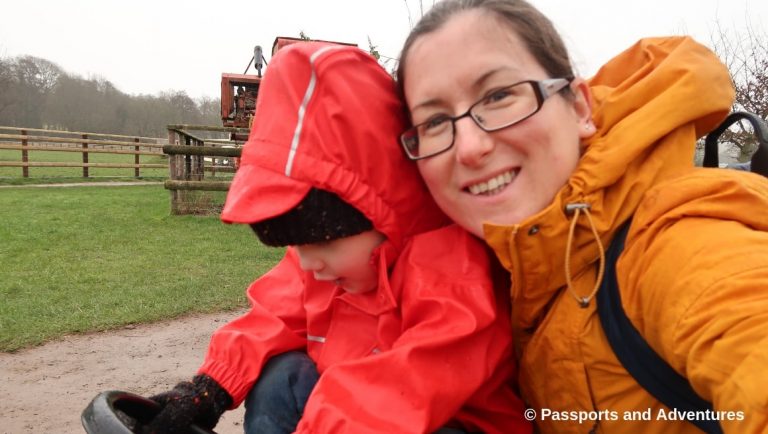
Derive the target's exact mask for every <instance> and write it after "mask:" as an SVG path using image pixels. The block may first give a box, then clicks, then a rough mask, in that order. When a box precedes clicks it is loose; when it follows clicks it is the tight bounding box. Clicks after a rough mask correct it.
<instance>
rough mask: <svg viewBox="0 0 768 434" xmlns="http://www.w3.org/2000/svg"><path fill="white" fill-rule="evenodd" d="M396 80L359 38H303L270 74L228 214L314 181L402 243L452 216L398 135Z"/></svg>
mask: <svg viewBox="0 0 768 434" xmlns="http://www.w3.org/2000/svg"><path fill="white" fill-rule="evenodd" d="M405 125H406V117H405V114H404V110H403V106H402V105H401V102H400V101H399V99H398V97H397V94H396V92H395V90H394V81H393V80H392V78H391V77H390V76H389V75H388V74H387V73H386V71H384V69H383V68H382V67H381V66H380V65H378V63H376V60H375V59H374V58H373V57H371V56H370V55H369V54H367V53H365V52H363V51H361V50H360V49H358V48H355V47H349V46H339V45H329V44H322V43H297V44H293V45H291V46H289V47H286V48H284V49H282V50H281V51H280V52H278V54H277V55H275V57H274V58H273V59H272V62H270V65H269V68H268V70H267V72H266V74H265V75H264V79H263V81H262V86H261V90H260V93H259V97H258V100H257V105H256V112H255V117H254V121H253V125H252V128H251V133H250V136H249V138H248V142H247V143H246V144H245V147H244V149H243V156H242V162H241V167H240V170H239V171H238V173H237V174H236V175H235V179H234V181H233V184H232V187H231V188H230V192H229V195H228V197H227V203H226V205H225V209H224V212H223V213H222V219H223V220H225V221H227V222H239V223H252V222H255V221H260V220H264V219H267V218H271V217H274V216H277V215H279V214H282V213H283V212H285V211H287V210H289V209H290V208H292V207H293V206H294V205H296V204H297V203H298V202H299V201H300V200H301V199H302V198H303V197H304V195H305V194H306V192H307V191H308V190H309V188H311V187H316V188H320V189H324V190H328V191H331V192H334V193H336V194H337V195H339V196H340V197H341V198H342V199H344V200H345V201H346V202H348V203H350V204H351V205H353V206H354V207H356V208H357V209H359V210H360V211H362V212H363V214H365V216H366V217H368V218H369V219H370V220H371V221H372V222H373V225H374V227H375V228H376V229H377V230H379V231H380V232H382V233H384V234H385V235H386V237H387V238H388V239H389V241H390V242H391V244H392V245H393V246H394V247H395V249H396V250H397V251H398V252H399V251H400V250H401V249H402V246H403V244H404V240H405V239H406V238H407V237H409V236H411V235H413V234H416V233H419V232H423V231H426V230H430V229H433V228H435V227H438V226H441V225H443V224H445V223H446V222H447V219H446V218H445V217H444V215H443V214H442V212H441V211H439V209H438V208H437V206H436V205H435V203H434V201H433V200H432V198H431V196H430V195H429V192H428V191H427V189H426V187H425V186H424V184H423V182H422V180H421V178H420V177H419V174H418V172H417V169H416V166H415V165H414V164H413V163H411V162H410V161H409V160H408V159H407V158H406V157H405V156H404V155H403V152H402V150H401V149H400V146H399V144H398V142H397V136H398V134H399V133H400V132H401V131H403V130H404V129H405Z"/></svg>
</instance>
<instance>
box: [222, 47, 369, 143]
mask: <svg viewBox="0 0 768 434" xmlns="http://www.w3.org/2000/svg"><path fill="white" fill-rule="evenodd" d="M307 40H308V39H302V38H290V37H282V36H279V37H277V38H275V42H274V43H272V55H273V56H274V55H275V53H276V52H277V51H278V50H280V49H281V48H283V47H285V46H287V45H290V44H294V43H296V42H301V41H307ZM313 41H318V42H331V43H334V44H341V45H352V46H357V44H351V43H346V42H334V41H319V40H314V39H313ZM265 63H266V60H265V59H264V55H263V54H262V51H261V47H260V46H258V45H257V46H256V48H254V50H253V57H252V58H251V61H250V62H249V63H248V66H247V67H246V68H245V72H244V73H243V74H228V73H224V74H221V121H222V123H223V125H224V126H225V127H236V128H249V127H250V125H251V119H252V118H253V114H254V111H255V110H256V99H257V98H258V96H259V85H260V84H261V70H262V68H263V66H264V64H265ZM251 65H254V67H255V69H256V75H251V74H248V69H249V68H250V67H251ZM244 136H245V135H243V134H234V135H233V137H232V139H233V140H236V141H244V140H245V139H246V138H247V137H244Z"/></svg>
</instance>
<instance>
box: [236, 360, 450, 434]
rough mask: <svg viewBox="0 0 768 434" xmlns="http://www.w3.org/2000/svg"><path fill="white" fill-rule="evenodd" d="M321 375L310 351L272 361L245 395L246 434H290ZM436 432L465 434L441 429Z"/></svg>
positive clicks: (438, 433)
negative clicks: (310, 355)
mask: <svg viewBox="0 0 768 434" xmlns="http://www.w3.org/2000/svg"><path fill="white" fill-rule="evenodd" d="M319 378H320V375H319V374H318V373H317V367H316V366H315V363H314V362H313V361H312V359H310V358H309V356H307V354H306V353H302V352H297V351H292V352H288V353H283V354H280V355H277V356H275V357H273V358H271V359H270V360H269V362H267V364H266V365H264V369H262V371H261V376H260V377H259V380H258V381H257V382H256V384H254V385H253V388H252V389H251V391H250V392H249V393H248V396H247V397H246V398H245V421H244V423H243V426H244V429H245V434H290V433H292V432H294V431H295V430H296V425H298V424H299V420H300V419H301V416H302V414H304V405H305V404H306V403H307V399H309V395H310V393H312V389H313V388H314V387H315V384H316V383H317V380H318V379H319ZM435 434H464V431H461V430H458V429H455V428H441V429H439V430H437V431H436V432H435Z"/></svg>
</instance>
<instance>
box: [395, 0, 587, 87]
mask: <svg viewBox="0 0 768 434" xmlns="http://www.w3.org/2000/svg"><path fill="white" fill-rule="evenodd" d="M474 9H477V10H480V11H484V12H487V13H489V14H490V15H491V16H493V17H495V18H497V19H498V20H499V22H500V23H502V24H505V25H507V26H509V28H510V30H512V31H514V32H515V33H516V34H517V35H518V36H519V37H520V39H521V40H522V41H523V44H525V46H526V47H527V48H528V50H529V51H530V52H531V54H532V55H533V57H534V58H535V59H536V60H537V61H538V62H539V64H540V65H541V66H542V67H543V68H544V70H545V71H547V73H548V74H549V76H550V77H553V78H555V77H573V75H574V74H573V68H572V66H571V60H570V57H569V56H568V50H566V48H565V44H564V43H563V40H562V38H561V37H560V34H559V33H558V32H557V30H555V26H554V25H553V24H552V22H551V21H550V20H549V18H547V17H546V16H544V14H542V13H541V12H540V11H539V10H538V9H536V8H535V7H534V6H533V5H531V4H530V3H528V2H526V1H524V0H442V1H440V2H439V3H437V4H436V5H435V6H433V7H432V9H430V10H429V11H428V12H427V13H426V14H425V15H424V16H423V17H422V18H421V20H420V21H419V22H418V23H417V24H416V27H414V28H413V29H412V30H411V33H410V34H409V35H408V38H407V39H406V40H405V44H403V49H402V51H401V52H400V62H399V63H398V66H397V86H398V89H399V91H400V94H401V95H402V96H405V92H404V87H405V86H404V83H405V67H406V64H407V60H408V51H409V50H410V48H411V47H412V46H413V44H414V43H415V42H416V40H417V39H419V37H421V36H423V35H426V34H429V33H432V32H434V31H436V30H438V29H440V27H442V26H443V25H444V24H445V23H446V22H447V21H448V20H449V19H450V18H451V17H453V16H455V15H457V14H459V13H461V12H463V11H469V10H474Z"/></svg>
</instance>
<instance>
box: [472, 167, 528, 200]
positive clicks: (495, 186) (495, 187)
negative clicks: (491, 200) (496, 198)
mask: <svg viewBox="0 0 768 434" xmlns="http://www.w3.org/2000/svg"><path fill="white" fill-rule="evenodd" d="M515 175H517V173H516V172H515V171H514V170H510V171H508V172H504V173H502V174H501V175H499V176H496V177H494V178H491V179H489V180H488V181H484V182H478V183H477V184H473V185H470V186H469V192H470V193H472V194H474V195H478V194H483V195H486V196H490V195H493V194H496V193H498V192H500V191H501V190H502V189H503V188H504V187H506V186H507V185H508V184H510V183H511V182H512V180H513V179H515Z"/></svg>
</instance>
